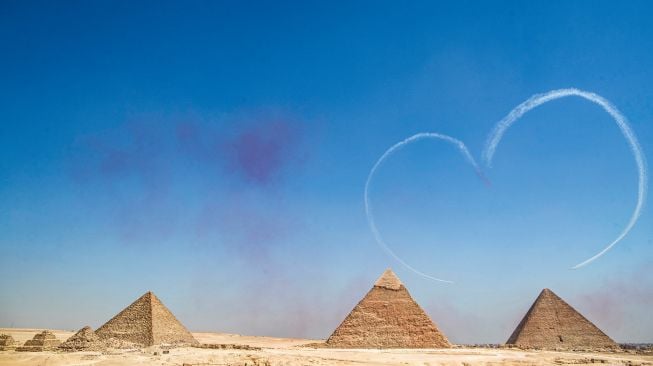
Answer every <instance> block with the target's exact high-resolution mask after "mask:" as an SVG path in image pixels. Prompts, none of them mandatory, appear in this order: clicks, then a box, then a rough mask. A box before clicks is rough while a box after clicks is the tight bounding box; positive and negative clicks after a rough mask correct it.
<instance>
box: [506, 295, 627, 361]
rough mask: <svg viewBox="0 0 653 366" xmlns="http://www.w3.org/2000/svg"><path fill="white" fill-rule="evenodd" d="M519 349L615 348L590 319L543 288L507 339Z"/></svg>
mask: <svg viewBox="0 0 653 366" xmlns="http://www.w3.org/2000/svg"><path fill="white" fill-rule="evenodd" d="M506 343H507V344H512V345H516V346H518V347H523V348H542V349H600V348H619V346H618V345H617V344H616V343H615V342H614V341H613V340H612V339H610V337H608V336H607V335H605V333H603V332H602V331H601V330H600V329H599V328H597V327H596V326H595V325H594V324H592V322H590V321H589V320H587V319H586V318H585V317H584V316H582V315H581V314H580V313H579V312H578V311H576V310H575V309H574V308H572V307H571V306H570V305H569V304H567V303H566V302H565V301H564V300H562V299H561V298H560V297H558V295H556V294H554V293H553V291H551V290H549V289H547V288H545V289H544V290H542V292H541V293H540V296H538V297H537V299H536V300H535V302H534V303H533V305H532V306H531V308H530V309H529V310H528V312H527V313H526V315H525V316H524V318H523V319H522V320H521V322H520V323H519V325H517V328H516V329H515V331H514V332H513V333H512V335H511V336H510V339H508V342H506Z"/></svg>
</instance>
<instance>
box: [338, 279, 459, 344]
mask: <svg viewBox="0 0 653 366" xmlns="http://www.w3.org/2000/svg"><path fill="white" fill-rule="evenodd" d="M326 344H327V346H328V347H334V348H446V347H450V346H451V345H450V344H449V341H448V340H447V338H446V337H445V336H444V334H442V333H441V332H440V331H439V330H438V328H437V327H436V326H435V324H433V322H432V321H431V318H429V317H428V315H426V313H425V312H424V310H422V308H421V307H420V306H419V305H417V303H416V302H415V301H414V300H413V298H412V297H411V296H410V294H409V293H408V290H406V287H404V285H403V284H402V283H401V281H400V280H399V278H397V276H396V275H395V274H394V272H392V270H391V269H387V270H386V271H385V272H383V274H382V275H381V277H379V279H378V280H377V281H376V283H375V284H374V287H372V289H371V290H370V291H369V292H368V293H367V295H365V297H364V298H363V300H361V301H360V302H359V303H358V304H357V305H356V307H354V309H353V310H352V311H351V312H350V313H349V315H348V316H347V317H346V318H345V320H343V322H342V323H341V324H340V326H338V328H337V329H336V330H335V331H334V332H333V334H332V335H331V336H330V337H329V339H328V340H327V343H326Z"/></svg>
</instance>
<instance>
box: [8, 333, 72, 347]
mask: <svg viewBox="0 0 653 366" xmlns="http://www.w3.org/2000/svg"><path fill="white" fill-rule="evenodd" d="M60 343H61V341H60V340H58V339H57V337H55V336H54V333H52V332H50V331H49V330H44V331H42V332H41V333H38V334H36V335H35V336H34V338H32V339H30V340H28V341H27V342H25V344H23V345H22V346H21V347H18V348H16V351H19V352H40V351H49V350H53V349H56V348H57V347H58V346H59V344H60Z"/></svg>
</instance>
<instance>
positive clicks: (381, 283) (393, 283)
mask: <svg viewBox="0 0 653 366" xmlns="http://www.w3.org/2000/svg"><path fill="white" fill-rule="evenodd" d="M403 285H404V284H403V283H402V282H401V280H400V279H399V277H397V275H396V274H395V273H394V272H393V271H392V269H391V268H388V269H386V270H385V271H384V272H383V274H382V275H381V277H379V278H378V279H377V280H376V282H375V283H374V286H376V287H383V288H387V289H389V290H399V289H401V286H403Z"/></svg>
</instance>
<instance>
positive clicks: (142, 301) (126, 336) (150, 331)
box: [95, 292, 198, 346]
mask: <svg viewBox="0 0 653 366" xmlns="http://www.w3.org/2000/svg"><path fill="white" fill-rule="evenodd" d="M95 334H97V335H98V336H99V337H100V338H101V339H103V340H111V339H115V340H119V341H126V342H133V343H136V344H140V345H142V346H152V345H155V344H174V345H190V344H197V343H198V342H197V340H196V339H195V338H193V335H192V334H190V332H189V331H188V329H186V327H184V326H183V325H182V324H181V323H180V322H179V320H177V318H175V316H174V315H172V313H171V312H170V310H168V308H166V307H165V305H163V304H162V303H161V301H159V299H158V298H157V297H156V296H154V294H153V293H152V292H147V293H146V294H145V295H143V296H141V297H140V298H139V299H138V300H136V301H134V302H133V303H132V304H131V305H129V306H128V307H127V308H125V309H124V310H123V311H121V312H120V313H118V315H116V316H114V317H113V318H112V319H111V320H109V321H108V322H106V323H105V324H104V325H103V326H101V327H100V328H98V330H96V331H95Z"/></svg>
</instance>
